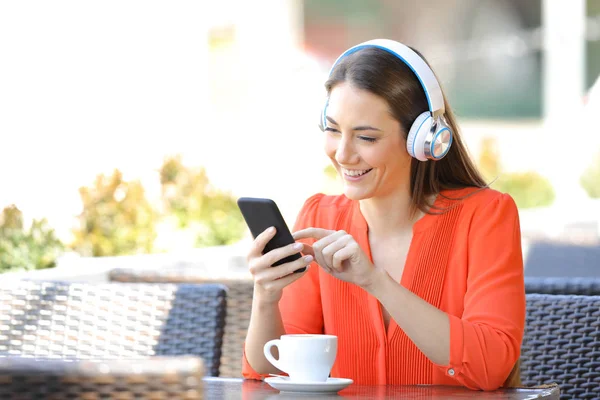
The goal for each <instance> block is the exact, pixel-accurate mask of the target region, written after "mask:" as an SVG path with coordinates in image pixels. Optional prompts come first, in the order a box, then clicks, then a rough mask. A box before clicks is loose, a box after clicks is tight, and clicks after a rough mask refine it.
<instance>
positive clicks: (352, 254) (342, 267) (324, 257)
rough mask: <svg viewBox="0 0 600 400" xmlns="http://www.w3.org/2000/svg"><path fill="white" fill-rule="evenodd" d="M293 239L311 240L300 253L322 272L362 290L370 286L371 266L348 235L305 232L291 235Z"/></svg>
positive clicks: (314, 230)
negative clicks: (308, 255)
mask: <svg viewBox="0 0 600 400" xmlns="http://www.w3.org/2000/svg"><path fill="white" fill-rule="evenodd" d="M293 236H294V239H295V240H298V239H308V238H312V239H315V240H316V242H315V243H313V245H312V246H309V245H307V244H305V245H304V250H302V253H304V254H310V255H312V256H313V257H314V259H315V261H316V262H317V264H319V265H320V266H321V267H322V268H323V269H324V270H325V271H327V272H328V273H330V274H331V275H333V276H335V277H336V278H338V279H341V280H343V281H345V282H350V283H354V284H356V285H358V286H360V287H362V288H366V287H367V286H369V285H371V284H372V283H373V279H374V276H375V266H374V265H373V263H371V261H370V260H369V257H368V256H367V255H366V254H365V252H364V251H363V250H362V249H361V248H360V246H359V245H358V243H356V240H354V238H353V237H352V235H350V234H348V233H346V232H345V231H332V230H328V229H322V228H306V229H302V230H300V231H297V232H294V233H293Z"/></svg>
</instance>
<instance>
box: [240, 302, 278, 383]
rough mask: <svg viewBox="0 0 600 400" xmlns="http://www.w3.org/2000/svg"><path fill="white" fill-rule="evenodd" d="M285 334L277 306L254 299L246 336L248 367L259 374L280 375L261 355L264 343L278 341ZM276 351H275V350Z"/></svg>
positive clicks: (262, 354)
mask: <svg viewBox="0 0 600 400" xmlns="http://www.w3.org/2000/svg"><path fill="white" fill-rule="evenodd" d="M284 334H285V328H284V327H283V321H282V319H281V313H280V311H279V305H278V304H277V303H271V304H261V302H260V301H257V300H256V298H255V299H254V301H253V302H252V314H251V316H250V324H249V326H248V333H247V335H246V344H245V352H246V359H247V360H248V363H249V364H250V366H251V367H252V368H253V369H254V370H255V371H256V372H257V373H259V374H269V373H280V371H279V370H278V369H277V368H275V367H274V366H273V365H272V364H271V363H270V362H269V361H267V359H266V358H265V355H264V353H263V347H264V345H265V343H267V342H268V341H269V340H272V339H279V338H280V337H281V335H284ZM275 351H276V349H275Z"/></svg>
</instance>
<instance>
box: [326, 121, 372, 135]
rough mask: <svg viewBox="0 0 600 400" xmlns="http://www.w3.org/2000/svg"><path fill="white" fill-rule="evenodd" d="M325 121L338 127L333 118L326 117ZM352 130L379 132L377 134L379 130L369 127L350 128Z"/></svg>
mask: <svg viewBox="0 0 600 400" xmlns="http://www.w3.org/2000/svg"><path fill="white" fill-rule="evenodd" d="M327 121H329V122H331V123H332V124H335V125H338V126H339V125H340V124H338V123H337V122H335V120H334V119H333V118H331V117H327ZM352 130H354V131H379V132H381V129H377V128H374V127H372V126H369V125H361V126H355V127H354V128H352Z"/></svg>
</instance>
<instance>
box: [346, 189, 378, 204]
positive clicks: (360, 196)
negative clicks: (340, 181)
mask: <svg viewBox="0 0 600 400" xmlns="http://www.w3.org/2000/svg"><path fill="white" fill-rule="evenodd" d="M344 196H346V197H347V198H349V199H350V200H356V201H358V200H366V199H370V198H371V197H373V194H372V193H371V192H370V191H369V192H367V191H365V190H356V189H354V188H348V187H344Z"/></svg>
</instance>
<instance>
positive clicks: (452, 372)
mask: <svg viewBox="0 0 600 400" xmlns="http://www.w3.org/2000/svg"><path fill="white" fill-rule="evenodd" d="M448 375H450V376H454V370H453V369H452V368H450V369H449V370H448Z"/></svg>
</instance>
